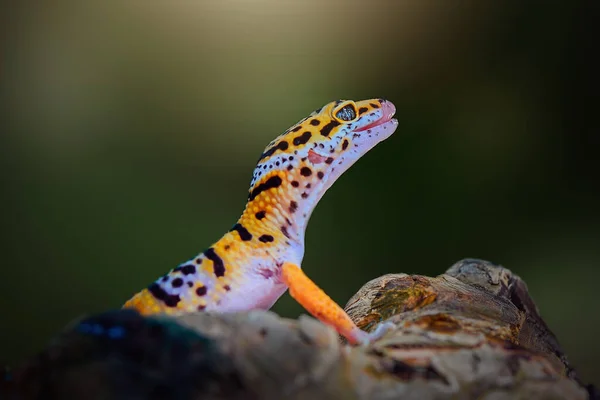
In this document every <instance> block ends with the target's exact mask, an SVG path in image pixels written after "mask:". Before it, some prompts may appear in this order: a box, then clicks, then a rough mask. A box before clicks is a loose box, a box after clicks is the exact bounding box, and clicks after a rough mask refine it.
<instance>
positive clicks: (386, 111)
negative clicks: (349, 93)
mask: <svg viewBox="0 0 600 400" xmlns="http://www.w3.org/2000/svg"><path fill="white" fill-rule="evenodd" d="M381 110H382V111H383V116H382V117H381V118H379V119H378V120H376V121H373V122H371V123H369V124H367V125H365V126H363V127H361V128H358V129H355V130H354V132H363V131H366V130H367V129H373V128H376V127H378V126H381V125H383V124H385V123H388V122H392V121H393V122H392V123H393V124H397V123H398V120H396V119H394V118H392V117H393V116H394V114H395V113H396V107H394V105H393V104H392V103H391V102H389V101H384V102H382V103H381Z"/></svg>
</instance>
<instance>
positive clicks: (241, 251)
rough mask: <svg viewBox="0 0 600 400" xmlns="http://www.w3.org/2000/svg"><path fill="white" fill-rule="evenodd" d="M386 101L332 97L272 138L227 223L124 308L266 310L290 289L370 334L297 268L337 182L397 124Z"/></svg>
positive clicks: (342, 326)
mask: <svg viewBox="0 0 600 400" xmlns="http://www.w3.org/2000/svg"><path fill="white" fill-rule="evenodd" d="M395 111H396V109H395V107H394V105H393V104H392V103H391V102H389V101H386V100H383V99H370V100H363V101H358V102H354V101H350V100H338V101H335V102H331V103H329V104H327V105H325V106H324V107H322V108H320V109H318V110H315V111H314V112H313V113H311V114H310V115H309V116H308V117H306V118H304V119H303V120H301V121H300V122H298V123H297V124H296V125H294V126H292V127H291V128H289V129H288V130H287V131H285V132H284V133H283V134H281V135H280V136H278V137H277V138H276V139H275V140H273V141H272V142H271V143H270V144H269V145H268V146H267V148H266V149H265V150H264V152H263V153H262V155H261V156H260V159H259V161H258V164H257V166H256V168H255V169H254V174H253V176H252V181H251V184H250V190H249V193H248V203H247V205H246V208H245V210H244V212H243V214H242V216H241V217H240V219H239V220H238V222H237V223H236V224H235V225H234V226H233V228H232V229H231V230H230V231H229V232H228V233H226V234H225V235H224V236H223V237H222V238H221V239H220V240H218V241H217V242H216V243H214V244H213V245H212V246H210V247H209V248H208V249H207V250H205V251H204V252H202V253H200V254H198V255H197V256H195V257H193V258H192V259H190V260H189V261H186V262H184V263H182V264H180V265H179V266H178V267H177V268H175V269H173V270H171V271H170V272H169V273H167V274H166V275H164V276H163V277H161V278H159V279H158V280H156V281H155V282H154V283H152V284H151V285H150V286H149V287H148V288H147V289H144V290H142V291H141V292H139V293H138V294H136V295H135V296H134V297H133V298H131V299H130V300H129V301H127V303H126V304H125V305H124V307H126V308H135V309H137V310H138V311H139V312H141V313H142V314H156V313H166V314H181V313H186V312H198V311H217V312H231V311H244V310H251V309H268V308H270V307H271V306H272V305H273V303H274V302H275V301H276V300H277V299H278V298H279V297H280V296H281V295H282V294H283V293H284V292H285V291H286V290H287V288H288V287H290V292H291V294H292V296H293V297H294V298H295V299H296V300H297V301H299V302H300V303H301V304H302V305H303V306H304V307H305V308H306V309H307V310H308V311H309V312H311V314H313V315H314V316H315V317H316V318H318V319H320V320H321V321H323V322H325V323H327V324H329V325H332V326H333V327H334V328H336V329H337V330H338V332H340V333H341V334H342V335H344V336H345V337H346V338H347V339H348V340H349V341H350V342H353V343H355V342H361V341H365V340H367V336H366V334H365V333H364V332H362V331H361V330H360V329H358V328H357V327H356V326H355V325H354V324H353V323H352V321H351V320H350V319H349V318H348V316H347V315H346V314H345V313H344V312H343V311H342V310H341V308H340V307H339V306H337V304H335V303H334V302H333V301H332V300H331V299H330V298H329V297H328V296H327V295H325V293H323V292H322V291H321V290H320V289H319V288H318V287H317V286H316V285H315V284H314V283H313V282H312V281H311V280H310V279H309V278H308V277H306V275H304V274H303V272H302V270H301V269H300V265H301V263H302V258H303V256H304V232H305V229H306V225H307V223H308V220H309V218H310V215H311V213H312V211H313V209H314V207H315V206H316V205H317V203H318V201H319V200H320V199H321V197H322V196H323V194H324V193H325V191H326V190H327V189H328V188H329V187H330V186H331V185H332V184H333V183H334V182H335V180H336V179H337V178H338V177H339V176H340V175H341V174H342V173H343V172H344V171H346V170H347V169H348V168H349V167H350V166H351V165H352V164H354V163H355V162H356V161H357V160H358V159H359V158H360V157H361V156H363V155H364V154H366V153H367V152H368V151H369V150H370V149H371V148H373V147H374V146H375V145H376V144H377V143H379V142H381V141H382V140H384V139H386V138H388V137H389V136H390V135H391V134H392V133H393V132H394V131H395V130H396V127H397V125H398V123H397V121H396V120H395V119H393V118H392V116H393V115H394V113H395Z"/></svg>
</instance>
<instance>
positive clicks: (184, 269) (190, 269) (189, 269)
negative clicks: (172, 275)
mask: <svg viewBox="0 0 600 400" xmlns="http://www.w3.org/2000/svg"><path fill="white" fill-rule="evenodd" d="M173 271H181V273H182V274H184V275H191V274H194V273H196V267H195V266H193V265H190V264H186V265H180V266H179V267H177V268H175V269H174V270H173Z"/></svg>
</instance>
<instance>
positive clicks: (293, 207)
mask: <svg viewBox="0 0 600 400" xmlns="http://www.w3.org/2000/svg"><path fill="white" fill-rule="evenodd" d="M297 209H298V203H296V202H295V201H294V200H292V201H291V202H290V212H291V213H295V212H296V210H297Z"/></svg>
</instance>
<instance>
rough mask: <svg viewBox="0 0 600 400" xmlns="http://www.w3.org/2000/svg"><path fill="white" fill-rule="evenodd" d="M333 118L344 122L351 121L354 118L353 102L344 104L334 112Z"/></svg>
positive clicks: (354, 108)
mask: <svg viewBox="0 0 600 400" xmlns="http://www.w3.org/2000/svg"><path fill="white" fill-rule="evenodd" d="M335 118H336V119H338V120H341V121H344V122H351V121H354V120H355V119H356V107H355V106H354V103H350V104H346V105H345V106H344V107H342V108H340V109H339V110H338V111H337V112H336V113H335Z"/></svg>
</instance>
